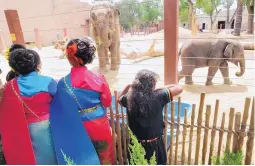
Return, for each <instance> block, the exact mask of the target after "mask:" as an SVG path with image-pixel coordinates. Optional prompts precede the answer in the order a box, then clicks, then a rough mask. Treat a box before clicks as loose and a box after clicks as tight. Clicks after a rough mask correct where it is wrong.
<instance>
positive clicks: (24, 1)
mask: <svg viewBox="0 0 255 166" xmlns="http://www.w3.org/2000/svg"><path fill="white" fill-rule="evenodd" d="M90 8H91V6H90V5H89V4H87V3H83V2H80V0H0V30H2V34H3V36H4V40H5V43H6V45H7V46H9V45H11V44H12V43H11V38H10V33H9V28H8V25H7V22H6V19H5V14H4V10H8V9H13V10H17V11H18V14H19V17H20V22H21V27H22V31H23V35H24V38H25V42H30V41H35V33H34V29H35V28H38V29H39V33H40V37H41V39H42V42H43V44H45V45H50V44H51V43H52V42H53V41H54V40H56V39H57V36H59V37H60V38H62V37H63V36H64V32H63V29H64V28H67V31H68V36H69V37H70V38H75V37H80V36H84V35H87V34H86V33H85V32H84V28H83V27H82V26H81V25H84V24H85V20H87V19H89V12H90ZM63 13H65V14H63Z"/></svg>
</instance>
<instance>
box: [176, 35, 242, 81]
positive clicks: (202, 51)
mask: <svg viewBox="0 0 255 166" xmlns="http://www.w3.org/2000/svg"><path fill="white" fill-rule="evenodd" d="M179 56H180V58H181V62H182V70H181V71H180V72H179V81H180V80H181V79H182V78H183V77H185V84H193V80H192V73H193V71H194V70H195V69H196V68H202V67H209V69H208V74H207V81H206V83H205V85H213V83H212V79H213V77H214V76H215V74H216V73H217V71H218V69H219V70H220V72H221V74H222V76H223V78H224V84H232V82H231V80H230V79H229V68H228V62H231V63H233V64H235V65H236V66H238V64H239V66H240V72H237V73H236V76H237V77H240V76H242V75H243V74H244V72H245V58H244V49H243V46H242V45H241V44H239V43H236V42H234V41H228V40H217V41H205V40H204V41H194V40H193V41H191V42H190V43H187V44H185V45H183V46H182V47H181V49H180V51H179Z"/></svg>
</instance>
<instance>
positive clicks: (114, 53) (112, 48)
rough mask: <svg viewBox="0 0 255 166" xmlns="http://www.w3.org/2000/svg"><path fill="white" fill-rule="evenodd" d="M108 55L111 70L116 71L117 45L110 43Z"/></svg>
mask: <svg viewBox="0 0 255 166" xmlns="http://www.w3.org/2000/svg"><path fill="white" fill-rule="evenodd" d="M110 53H111V70H116V69H117V66H118V65H117V45H116V43H115V42H113V43H112V45H111V46H110Z"/></svg>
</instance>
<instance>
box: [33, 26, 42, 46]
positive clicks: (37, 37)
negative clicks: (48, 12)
mask: <svg viewBox="0 0 255 166" xmlns="http://www.w3.org/2000/svg"><path fill="white" fill-rule="evenodd" d="M34 32H35V44H36V47H37V48H38V49H41V48H42V42H41V39H40V34H39V30H38V29H37V28H35V29H34Z"/></svg>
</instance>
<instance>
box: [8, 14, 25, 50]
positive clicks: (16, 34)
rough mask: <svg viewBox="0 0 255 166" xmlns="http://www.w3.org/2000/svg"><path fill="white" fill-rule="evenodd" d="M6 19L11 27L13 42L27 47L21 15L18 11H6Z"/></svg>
mask: <svg viewBox="0 0 255 166" xmlns="http://www.w3.org/2000/svg"><path fill="white" fill-rule="evenodd" d="M4 13H5V17H6V21H7V24H8V27H9V31H10V35H11V39H12V42H13V43H15V44H22V45H25V41H24V36H23V32H22V28H21V25H20V20H19V15H18V11H17V10H5V11H4Z"/></svg>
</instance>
